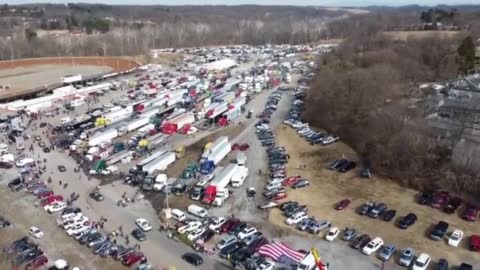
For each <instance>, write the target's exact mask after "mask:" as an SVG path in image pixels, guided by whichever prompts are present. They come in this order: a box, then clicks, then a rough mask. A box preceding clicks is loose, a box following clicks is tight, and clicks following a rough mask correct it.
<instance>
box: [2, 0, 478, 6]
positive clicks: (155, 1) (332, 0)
mask: <svg viewBox="0 0 480 270" xmlns="http://www.w3.org/2000/svg"><path fill="white" fill-rule="evenodd" d="M6 2H7V3H8V4H25V3H68V2H81V3H105V4H117V5H125V4H131V5H139V4H140V5H242V4H256V5H297V6H366V5H385V6H404V5H411V4H417V5H438V4H456V5H460V4H480V0H454V1H451V0H450V1H446V0H295V1H293V0H256V1H255V0H135V1H134V0H100V1H98V0H97V1H95V0H79V1H60V0H36V1H35V0H33V1H32V0H7V1H6Z"/></svg>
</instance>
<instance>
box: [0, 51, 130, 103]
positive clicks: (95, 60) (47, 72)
mask: <svg viewBox="0 0 480 270" xmlns="http://www.w3.org/2000/svg"><path fill="white" fill-rule="evenodd" d="M137 66H138V64H137V62H135V61H133V60H131V59H124V58H119V57H118V58H117V57H48V58H35V59H21V60H16V61H0V85H9V86H10V89H9V90H2V91H1V92H0V98H10V97H14V96H15V95H18V94H24V93H28V92H35V91H33V90H35V88H38V87H42V86H46V85H52V84H57V83H60V82H61V81H60V79H61V77H62V76H65V75H69V74H77V73H80V74H83V75H93V74H99V73H104V72H109V71H114V72H121V71H126V70H129V69H133V68H136V67H137ZM28 90H31V91H28Z"/></svg>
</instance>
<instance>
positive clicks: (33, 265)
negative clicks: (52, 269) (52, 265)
mask: <svg viewBox="0 0 480 270" xmlns="http://www.w3.org/2000/svg"><path fill="white" fill-rule="evenodd" d="M47 263H48V258H47V257H45V255H42V256H40V257H38V258H35V259H34V260H33V261H31V262H29V263H28V264H27V265H26V266H25V269H27V270H33V269H37V268H39V267H41V266H43V265H45V264H47Z"/></svg>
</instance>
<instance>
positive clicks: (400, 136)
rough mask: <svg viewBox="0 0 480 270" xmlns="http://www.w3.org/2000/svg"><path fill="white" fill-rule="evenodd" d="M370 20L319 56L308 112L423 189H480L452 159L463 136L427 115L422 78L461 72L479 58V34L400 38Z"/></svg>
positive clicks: (385, 171)
mask: <svg viewBox="0 0 480 270" xmlns="http://www.w3.org/2000/svg"><path fill="white" fill-rule="evenodd" d="M372 29H373V28H371V27H368V26H365V27H363V28H362V29H358V31H359V34H357V35H351V37H350V38H347V39H346V40H345V41H344V42H343V45H342V46H340V47H339V48H338V50H337V51H336V52H335V53H333V54H331V55H328V56H325V57H323V58H322V59H321V60H320V61H319V71H318V73H317V76H316V78H315V80H314V82H313V84H312V87H311V89H310V90H309V91H308V93H307V98H306V100H307V104H306V110H305V113H304V118H305V119H306V120H307V121H308V122H310V123H312V124H313V125H315V126H318V127H321V128H323V129H326V130H327V131H329V132H331V133H333V134H336V135H339V136H340V137H341V138H342V140H343V141H345V142H346V143H347V144H349V145H350V146H352V147H353V148H354V149H355V150H356V151H357V153H359V155H360V157H361V158H362V160H368V161H369V162H370V164H372V168H373V171H374V172H375V173H377V174H379V175H384V176H387V177H390V178H393V179H395V180H396V181H398V182H399V183H401V184H404V185H408V186H412V187H415V188H419V189H424V188H427V189H435V188H444V189H449V188H450V189H451V190H453V191H455V192H458V193H463V192H464V193H469V192H472V193H473V192H480V180H477V177H476V176H477V175H476V173H474V172H469V171H465V170H462V169H459V168H456V167H454V166H453V165H452V162H451V156H452V148H453V145H454V144H455V143H456V141H452V140H449V139H446V138H443V137H441V136H439V134H438V133H437V132H436V131H435V130H433V129H432V128H430V125H429V124H428V122H427V120H426V118H425V116H426V111H425V107H424V105H423V99H422V98H423V97H424V95H426V94H428V93H425V92H419V90H418V89H419V88H418V86H419V84H420V83H424V82H429V81H442V80H448V79H452V78H455V77H456V76H457V75H459V74H462V73H463V72H465V66H466V65H470V64H471V62H470V60H471V48H472V38H471V37H470V36H460V37H458V38H440V37H438V38H435V37H431V38H424V39H415V40H407V41H393V40H391V39H389V38H387V37H386V36H384V35H382V33H381V31H374V30H372Z"/></svg>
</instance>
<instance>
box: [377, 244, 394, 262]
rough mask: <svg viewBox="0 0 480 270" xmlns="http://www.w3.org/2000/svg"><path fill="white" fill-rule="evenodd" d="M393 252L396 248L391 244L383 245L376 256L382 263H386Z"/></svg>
mask: <svg viewBox="0 0 480 270" xmlns="http://www.w3.org/2000/svg"><path fill="white" fill-rule="evenodd" d="M395 250H396V248H395V245H393V244H389V245H384V246H383V247H382V250H381V251H380V253H379V254H378V258H379V259H380V260H382V261H388V260H390V258H391V257H392V255H393V253H395Z"/></svg>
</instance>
